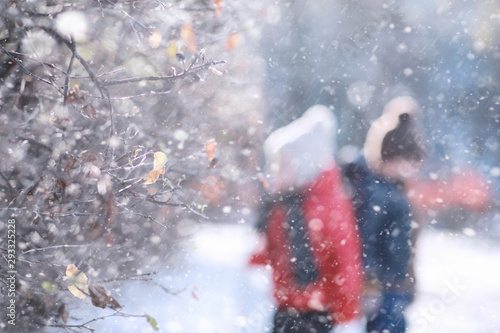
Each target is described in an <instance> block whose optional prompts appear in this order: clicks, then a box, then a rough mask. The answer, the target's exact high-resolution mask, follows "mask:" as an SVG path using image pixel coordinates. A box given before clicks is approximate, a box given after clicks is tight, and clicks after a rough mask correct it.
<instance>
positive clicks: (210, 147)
mask: <svg viewBox="0 0 500 333" xmlns="http://www.w3.org/2000/svg"><path fill="white" fill-rule="evenodd" d="M216 147H217V142H215V141H210V142H209V143H207V145H206V146H205V152H206V153H207V157H208V159H209V160H210V161H211V160H213V159H214V157H215V148H216Z"/></svg>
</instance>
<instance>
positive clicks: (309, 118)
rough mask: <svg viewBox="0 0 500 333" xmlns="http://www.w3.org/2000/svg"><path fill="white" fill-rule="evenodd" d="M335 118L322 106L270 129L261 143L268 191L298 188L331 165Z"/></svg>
mask: <svg viewBox="0 0 500 333" xmlns="http://www.w3.org/2000/svg"><path fill="white" fill-rule="evenodd" d="M336 133H337V120H336V118H335V116H334V114H333V112H332V111H331V110H330V109H328V108H327V107H326V106H323V105H314V106H312V107H310V108H309V109H308V110H307V111H306V112H305V113H304V115H303V116H302V117H300V118H298V119H296V120H294V121H293V122H291V123H290V124H288V125H286V126H284V127H281V128H279V129H277V130H275V131H274V132H272V133H271V134H270V135H269V137H268V138H267V139H266V141H265V142H264V154H265V158H266V171H267V173H268V175H269V177H270V178H269V185H270V190H271V193H277V192H280V191H288V190H291V189H293V188H300V187H303V186H304V185H306V184H308V183H310V182H312V181H314V180H315V179H316V177H318V176H319V175H320V174H321V172H322V171H324V170H325V169H326V168H327V167H329V166H331V165H332V164H334V163H335V162H334V157H333V156H334V152H335V148H336V145H335V139H336Z"/></svg>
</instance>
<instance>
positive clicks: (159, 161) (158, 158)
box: [153, 151, 168, 171]
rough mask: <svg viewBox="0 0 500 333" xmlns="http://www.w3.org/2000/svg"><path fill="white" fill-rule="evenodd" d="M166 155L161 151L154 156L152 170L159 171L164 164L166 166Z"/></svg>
mask: <svg viewBox="0 0 500 333" xmlns="http://www.w3.org/2000/svg"><path fill="white" fill-rule="evenodd" d="M167 160H168V159H167V155H166V154H165V153H162V152H161V151H157V152H156V153H155V154H154V161H153V170H156V171H161V170H162V169H163V167H164V166H165V164H167Z"/></svg>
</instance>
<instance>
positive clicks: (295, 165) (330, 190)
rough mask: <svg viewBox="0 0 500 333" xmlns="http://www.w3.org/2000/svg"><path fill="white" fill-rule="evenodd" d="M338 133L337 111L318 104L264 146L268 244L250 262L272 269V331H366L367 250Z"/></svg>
mask: <svg viewBox="0 0 500 333" xmlns="http://www.w3.org/2000/svg"><path fill="white" fill-rule="evenodd" d="M335 133H336V129H335V119H334V117H333V114H332V112H331V111H330V110H329V109H328V108H326V107H324V106H319V105H318V106H314V107H312V108H310V109H309V110H308V111H307V112H306V113H305V114H304V115H303V116H302V117H301V118H299V119H297V120H295V121H294V122H292V123H290V124H289V125H287V126H285V127H283V128H280V129H278V130H276V131H275V132H273V133H272V134H271V135H270V136H269V138H268V139H267V140H266V142H265V144H264V152H265V156H266V167H267V170H268V180H269V192H270V193H269V200H268V204H267V205H266V207H267V208H266V209H265V214H264V215H265V216H264V217H265V218H264V223H263V225H264V228H263V230H264V237H263V238H264V242H263V243H264V246H263V247H262V248H261V250H260V251H259V252H258V253H256V254H254V256H253V257H252V259H251V262H252V263H254V264H266V265H270V266H271V267H272V272H273V273H272V274H273V282H274V299H275V301H276V303H277V312H276V314H275V317H274V331H273V332H283V333H287V332H301V333H302V332H303V333H308V332H316V333H320V332H325V333H326V332H329V331H330V329H331V328H332V327H333V326H336V327H337V329H338V328H341V327H343V326H344V327H347V326H351V327H354V326H361V325H359V324H356V322H358V321H359V320H360V318H361V316H362V314H361V303H360V297H361V293H362V281H363V273H362V266H361V247H360V243H359V235H358V232H357V230H356V221H355V219H354V213H353V210H352V207H351V202H350V199H349V198H348V196H347V195H346V194H345V192H344V189H343V185H342V177H341V174H340V171H339V169H338V167H337V165H336V164H335V162H334V159H333V150H334V139H335Z"/></svg>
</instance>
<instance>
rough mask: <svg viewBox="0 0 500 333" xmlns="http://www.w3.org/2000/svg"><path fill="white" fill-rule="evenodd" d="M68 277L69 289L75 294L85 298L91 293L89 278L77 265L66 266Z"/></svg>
mask: <svg viewBox="0 0 500 333" xmlns="http://www.w3.org/2000/svg"><path fill="white" fill-rule="evenodd" d="M66 277H67V278H68V290H69V291H70V293H72V294H73V295H74V296H76V297H78V298H80V299H82V300H85V298H86V297H87V295H88V293H89V279H88V278H87V276H86V275H85V274H84V273H83V272H81V271H80V270H79V269H78V268H77V267H76V266H75V265H73V264H70V265H68V266H67V267H66Z"/></svg>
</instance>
